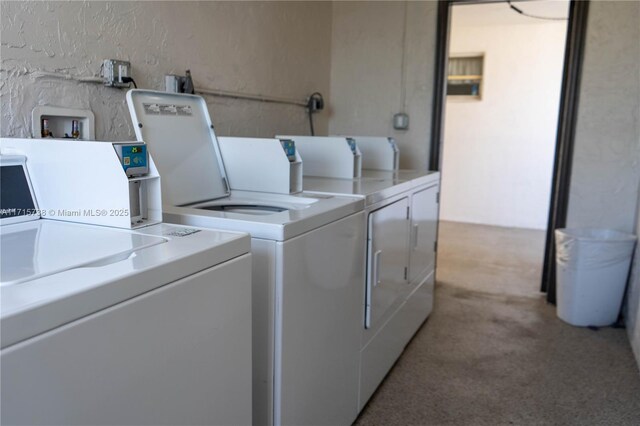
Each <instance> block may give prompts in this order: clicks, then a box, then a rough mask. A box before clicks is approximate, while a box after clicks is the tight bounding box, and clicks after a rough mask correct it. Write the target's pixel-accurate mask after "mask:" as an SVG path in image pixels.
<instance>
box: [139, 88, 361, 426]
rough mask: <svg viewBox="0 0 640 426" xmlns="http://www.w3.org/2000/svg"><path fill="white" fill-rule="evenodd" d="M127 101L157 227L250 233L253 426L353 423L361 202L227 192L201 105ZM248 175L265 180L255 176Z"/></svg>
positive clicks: (186, 100) (162, 96) (146, 94)
mask: <svg viewBox="0 0 640 426" xmlns="http://www.w3.org/2000/svg"><path fill="white" fill-rule="evenodd" d="M127 102H128V104H129V108H130V111H131V116H132V121H133V124H134V128H135V130H136V136H137V137H138V139H140V140H144V141H145V142H146V143H147V144H148V146H149V149H150V151H151V153H152V154H153V157H154V160H155V162H156V165H157V167H158V170H159V171H160V173H161V174H162V176H163V185H162V189H163V200H164V203H165V205H164V219H165V221H168V222H174V223H181V224H188V225H194V226H202V227H215V228H222V229H228V230H237V231H246V232H249V233H250V234H251V244H252V247H251V253H252V259H253V293H252V294H253V360H254V364H253V380H254V381H253V385H254V386H253V391H254V393H253V398H254V405H253V412H254V417H253V423H254V424H276V425H280V424H287V425H301V424H305V425H311V424H324V425H327V424H350V423H352V422H353V420H354V419H355V418H356V416H357V412H358V387H359V380H358V374H359V358H360V334H361V331H360V324H361V308H362V301H363V297H364V288H363V287H362V285H361V284H362V281H363V280H364V263H365V259H364V254H365V253H364V250H363V247H364V244H365V232H364V212H363V204H364V203H363V200H362V199H357V198H354V197H340V196H333V195H327V196H323V195H315V196H310V195H308V194H304V193H300V194H296V195H286V194H269V193H259V192H250V191H235V190H230V187H233V185H231V186H230V185H229V182H228V180H227V174H226V172H225V165H224V163H223V159H222V157H221V155H220V149H219V146H218V142H217V139H216V135H215V132H214V128H213V124H212V122H211V119H210V117H209V113H208V111H207V107H206V103H205V102H204V100H203V99H202V98H201V97H199V96H193V95H184V94H174V93H165V92H152V91H143V90H133V91H130V92H129V93H128V94H127ZM246 155H247V156H251V155H255V153H253V152H251V151H248V152H247V153H246ZM283 155H285V153H284V151H283ZM254 178H255V179H256V180H260V179H263V178H267V176H263V175H260V174H258V173H257V172H256V175H255V176H254Z"/></svg>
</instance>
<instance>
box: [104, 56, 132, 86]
mask: <svg viewBox="0 0 640 426" xmlns="http://www.w3.org/2000/svg"><path fill="white" fill-rule="evenodd" d="M102 76H103V77H104V85H105V86H109V87H129V83H128V82H126V83H125V82H124V81H122V79H123V77H131V63H130V62H127V61H119V60H117V59H105V60H104V62H103V63H102Z"/></svg>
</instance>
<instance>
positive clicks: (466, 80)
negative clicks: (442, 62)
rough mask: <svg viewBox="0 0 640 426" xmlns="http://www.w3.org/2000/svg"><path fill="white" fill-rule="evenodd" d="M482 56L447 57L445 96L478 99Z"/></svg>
mask: <svg viewBox="0 0 640 426" xmlns="http://www.w3.org/2000/svg"><path fill="white" fill-rule="evenodd" d="M483 62H484V56H482V55H474V56H470V55H469V56H454V57H451V58H449V75H448V77H447V96H453V97H460V98H475V99H480V95H481V93H482V72H483Z"/></svg>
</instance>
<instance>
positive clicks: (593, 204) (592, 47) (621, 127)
mask: <svg viewBox="0 0 640 426" xmlns="http://www.w3.org/2000/svg"><path fill="white" fill-rule="evenodd" d="M639 40H640V2H625V1H615V2H591V4H590V6H589V22H588V27H587V41H586V46H585V50H586V51H585V58H584V68H583V73H582V82H581V89H580V105H579V109H578V123H577V132H576V140H575V152H574V157H573V170H572V176H571V189H570V197H569V215H568V219H567V226H571V227H602V228H612V229H618V230H620V231H625V232H634V233H636V234H640V223H638V217H637V214H636V209H637V205H638V203H639V201H640V200H639V197H638V183H639V181H640V42H639ZM633 271H634V272H633V274H632V277H633V278H632V280H631V283H630V284H631V285H630V287H629V292H628V294H627V318H626V320H627V330H628V333H629V338H630V339H631V344H632V346H633V348H634V350H635V355H636V359H637V360H638V364H639V365H640V310H638V305H639V304H640V255H639V254H638V253H636V257H635V262H634V266H633Z"/></svg>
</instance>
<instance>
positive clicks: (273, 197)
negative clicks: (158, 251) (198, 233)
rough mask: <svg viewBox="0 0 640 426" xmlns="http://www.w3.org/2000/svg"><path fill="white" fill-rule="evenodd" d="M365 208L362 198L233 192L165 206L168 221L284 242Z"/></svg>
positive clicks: (303, 193)
mask: <svg viewBox="0 0 640 426" xmlns="http://www.w3.org/2000/svg"><path fill="white" fill-rule="evenodd" d="M363 209H364V201H363V200H362V198H361V197H347V196H342V197H341V196H335V195H323V194H307V193H305V192H302V193H299V194H294V195H285V194H270V193H264V192H250V191H231V195H230V196H229V197H226V198H223V199H219V200H214V201H209V202H204V203H197V204H192V205H189V206H186V207H176V206H170V205H164V206H163V213H164V220H165V221H166V222H172V223H181V224H186V225H192V226H200V227H206V228H217V229H225V230H229V231H242V232H248V233H250V234H251V236H252V237H254V238H263V239H269V240H275V241H284V240H286V239H289V238H293V237H295V236H298V235H301V234H303V233H305V232H309V231H311V230H313V229H316V228H319V227H321V226H323V225H326V224H328V223H331V222H334V221H336V220H340V219H342V218H344V217H346V216H349V215H351V214H353V213H357V212H359V211H362V210H363Z"/></svg>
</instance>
